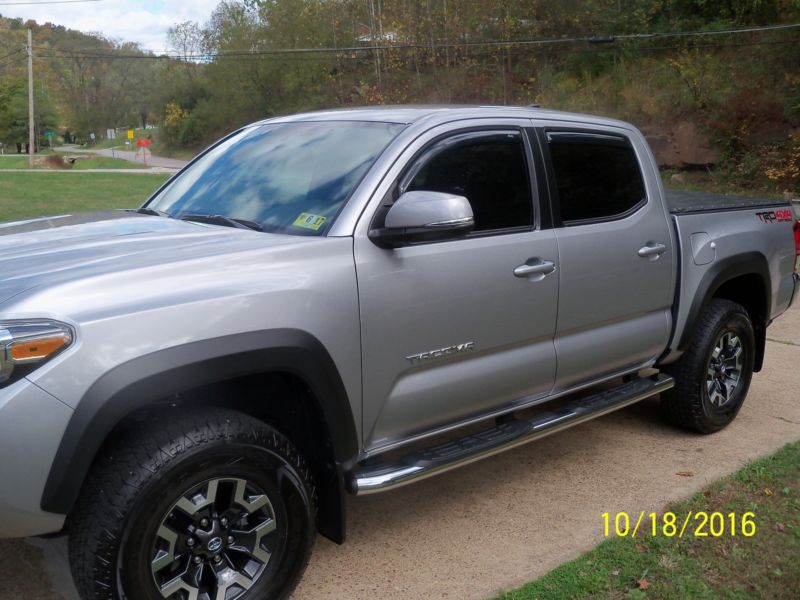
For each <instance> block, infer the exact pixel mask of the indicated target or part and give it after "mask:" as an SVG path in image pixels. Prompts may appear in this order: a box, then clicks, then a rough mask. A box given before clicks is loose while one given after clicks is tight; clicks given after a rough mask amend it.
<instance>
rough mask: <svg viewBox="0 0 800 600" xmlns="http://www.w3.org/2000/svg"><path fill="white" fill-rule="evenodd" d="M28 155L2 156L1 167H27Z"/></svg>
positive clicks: (0, 157) (0, 158)
mask: <svg viewBox="0 0 800 600" xmlns="http://www.w3.org/2000/svg"><path fill="white" fill-rule="evenodd" d="M27 168H28V157H27V156H23V155H19V154H15V155H14V156H9V155H6V156H0V169H27Z"/></svg>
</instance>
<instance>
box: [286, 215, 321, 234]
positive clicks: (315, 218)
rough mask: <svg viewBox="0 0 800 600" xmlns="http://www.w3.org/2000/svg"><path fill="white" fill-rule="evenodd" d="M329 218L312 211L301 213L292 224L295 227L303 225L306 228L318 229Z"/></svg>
mask: <svg viewBox="0 0 800 600" xmlns="http://www.w3.org/2000/svg"><path fill="white" fill-rule="evenodd" d="M327 220H328V218H327V217H321V216H319V215H314V214H311V213H300V216H299V217H297V218H296V219H295V220H294V223H292V225H294V226H295V227H303V228H305V229H313V230H314V231H317V230H318V229H319V228H320V227H322V226H323V225H324V224H325V221H327Z"/></svg>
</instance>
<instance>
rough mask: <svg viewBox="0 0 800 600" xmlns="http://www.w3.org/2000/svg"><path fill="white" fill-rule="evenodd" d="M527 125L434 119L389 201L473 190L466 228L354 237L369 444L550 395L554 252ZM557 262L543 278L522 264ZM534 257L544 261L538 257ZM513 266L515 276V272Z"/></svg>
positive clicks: (396, 178) (371, 217) (381, 444)
mask: <svg viewBox="0 0 800 600" xmlns="http://www.w3.org/2000/svg"><path fill="white" fill-rule="evenodd" d="M529 125H530V121H528V120H524V121H522V120H520V121H519V122H518V123H517V122H516V121H513V120H503V121H501V122H493V123H490V124H486V125H485V126H484V127H480V124H479V123H476V124H475V125H474V126H472V127H470V128H469V129H465V128H464V126H463V125H462V126H461V127H458V125H457V124H451V125H448V126H443V127H439V128H437V129H435V130H433V131H430V132H429V133H428V134H426V135H425V136H424V137H423V139H422V140H420V141H419V142H418V144H417V149H416V150H415V149H414V148H410V149H409V150H408V152H407V154H406V155H405V156H404V158H403V159H401V166H400V167H399V168H398V169H396V170H395V172H394V175H393V176H392V175H391V174H390V177H391V179H392V181H391V187H390V188H388V190H386V189H384V190H383V192H380V191H379V193H381V194H386V196H385V198H384V200H383V201H382V202H381V205H382V207H383V208H378V209H377V210H376V209H372V213H371V214H366V215H365V217H364V218H363V219H362V221H363V220H364V219H366V221H367V225H368V226H372V227H380V223H377V222H376V219H377V220H380V218H381V217H380V214H381V210H385V206H386V205H388V204H391V202H392V201H393V200H394V199H396V198H397V196H398V195H399V194H400V193H401V192H403V191H413V190H426V191H439V192H450V193H455V194H459V195H463V196H466V197H467V198H468V199H469V201H470V203H471V204H472V209H473V212H474V215H475V221H476V229H475V231H474V233H472V234H471V235H470V236H468V237H466V238H463V239H458V240H454V241H446V242H436V243H427V244H420V245H415V246H409V247H404V248H398V249H394V250H387V249H383V248H379V247H378V246H376V245H375V244H374V243H372V241H370V239H369V237H368V235H367V231H368V227H364V223H363V222H362V223H360V224H359V230H358V231H357V233H356V236H355V261H356V268H357V275H358V292H359V299H360V306H361V323H362V345H363V347H362V354H363V378H364V381H363V390H364V435H365V445H366V447H367V449H368V450H370V449H376V448H385V447H388V446H391V445H392V444H394V443H397V442H399V441H401V440H404V439H408V438H409V437H413V436H414V435H417V434H421V433H424V432H428V431H431V430H433V429H436V428H437V427H441V426H445V425H452V424H453V423H456V422H458V421H462V420H465V419H468V418H470V417H473V416H476V415H481V414H486V413H487V412H490V411H491V410H493V409H497V408H501V407H504V406H507V405H509V404H511V403H514V402H517V401H521V400H525V399H531V398H536V397H539V396H544V395H546V394H548V393H549V392H550V390H551V389H552V386H553V381H554V378H555V368H556V362H555V350H554V347H553V333H554V331H555V322H556V305H557V295H558V272H557V270H556V262H557V248H556V240H555V234H554V232H553V230H552V229H550V228H548V229H546V230H545V229H542V228H541V226H540V215H539V214H538V210H535V209H534V197H535V194H534V191H533V188H532V186H531V177H532V168H531V163H532V156H531V146H530V144H529V141H528V140H527V138H526V136H525V135H524V133H523V128H524V127H525V126H529ZM536 261H548V262H550V263H552V267H553V268H552V270H550V271H549V272H548V273H547V274H541V273H540V274H531V275H525V274H524V272H523V271H524V270H519V269H518V267H520V266H523V265H526V263H528V264H533V263H535V262H536ZM537 264H538V263H537ZM515 269H516V270H517V274H515Z"/></svg>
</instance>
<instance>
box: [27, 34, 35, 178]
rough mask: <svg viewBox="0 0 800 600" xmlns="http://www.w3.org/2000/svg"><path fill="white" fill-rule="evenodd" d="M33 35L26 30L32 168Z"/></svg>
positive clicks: (29, 159)
mask: <svg viewBox="0 0 800 600" xmlns="http://www.w3.org/2000/svg"><path fill="white" fill-rule="evenodd" d="M33 138H34V135H33V34H32V33H31V30H30V29H28V166H29V167H31V168H33V150H34V147H35V146H34V139H33Z"/></svg>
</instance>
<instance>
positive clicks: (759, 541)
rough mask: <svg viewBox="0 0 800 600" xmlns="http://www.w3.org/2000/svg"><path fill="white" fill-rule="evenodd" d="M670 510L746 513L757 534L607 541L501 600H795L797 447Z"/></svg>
mask: <svg viewBox="0 0 800 600" xmlns="http://www.w3.org/2000/svg"><path fill="white" fill-rule="evenodd" d="M668 510H670V511H672V512H674V513H675V514H676V515H686V514H688V512H689V511H693V513H697V511H706V512H708V513H711V512H713V511H719V512H722V513H724V514H725V515H727V514H728V513H730V512H735V513H736V514H737V515H739V517H741V515H742V514H744V513H745V512H747V511H751V512H754V513H755V515H756V516H755V520H756V524H757V530H756V534H755V535H754V536H753V537H750V538H746V537H742V536H741V535H739V536H737V537H730V536H726V537H719V538H713V537H693V536H688V535H685V536H684V538H682V539H679V538H677V537H673V538H668V537H664V536H658V537H649V536H644V535H642V534H641V531H640V533H639V534H638V535H637V537H636V538H635V539H634V538H631V537H625V538H621V537H615V538H611V539H609V540H607V541H605V542H603V543H602V544H601V545H600V546H598V547H597V548H595V549H594V550H592V551H590V552H588V553H587V554H585V555H584V556H582V557H581V558H579V559H577V560H574V561H572V562H569V563H565V564H563V565H561V566H560V567H558V568H556V569H554V570H553V571H551V572H550V573H548V574H547V575H545V576H544V577H542V578H541V579H538V580H536V581H534V582H532V583H529V584H527V585H525V586H524V587H522V588H519V589H518V590H515V591H512V592H508V593H506V594H504V595H502V596H499V599H500V600H533V599H536V598H542V599H544V598H547V599H548V600H549V599H564V600H566V599H568V598H569V599H572V598H593V599H600V598H613V599H616V598H660V599H664V600H670V599H675V600H678V599H682V598H729V599H739V598H741V599H745V598H787V599H788V598H797V595H796V594H797V591H798V590H800V442H796V443H794V444H789V445H787V446H784V448H783V449H781V450H780V451H778V452H777V453H776V454H774V455H773V456H771V457H768V458H765V459H762V460H758V461H756V462H754V463H752V464H750V465H748V466H747V467H745V468H744V469H742V470H741V471H739V472H738V473H736V474H735V475H733V476H731V477H727V478H725V479H723V480H721V481H719V482H717V483H716V484H713V485H712V486H710V487H708V488H706V489H705V490H703V491H702V492H699V493H697V494H695V495H694V496H693V497H692V498H690V499H689V500H686V501H684V502H679V503H676V504H673V505H672V506H670V507H669V509H668ZM726 518H727V517H726ZM601 526H602V524H601V520H600V516H599V515H598V527H601ZM631 526H633V525H631ZM726 526H727V525H726ZM612 527H613V524H612Z"/></svg>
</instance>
